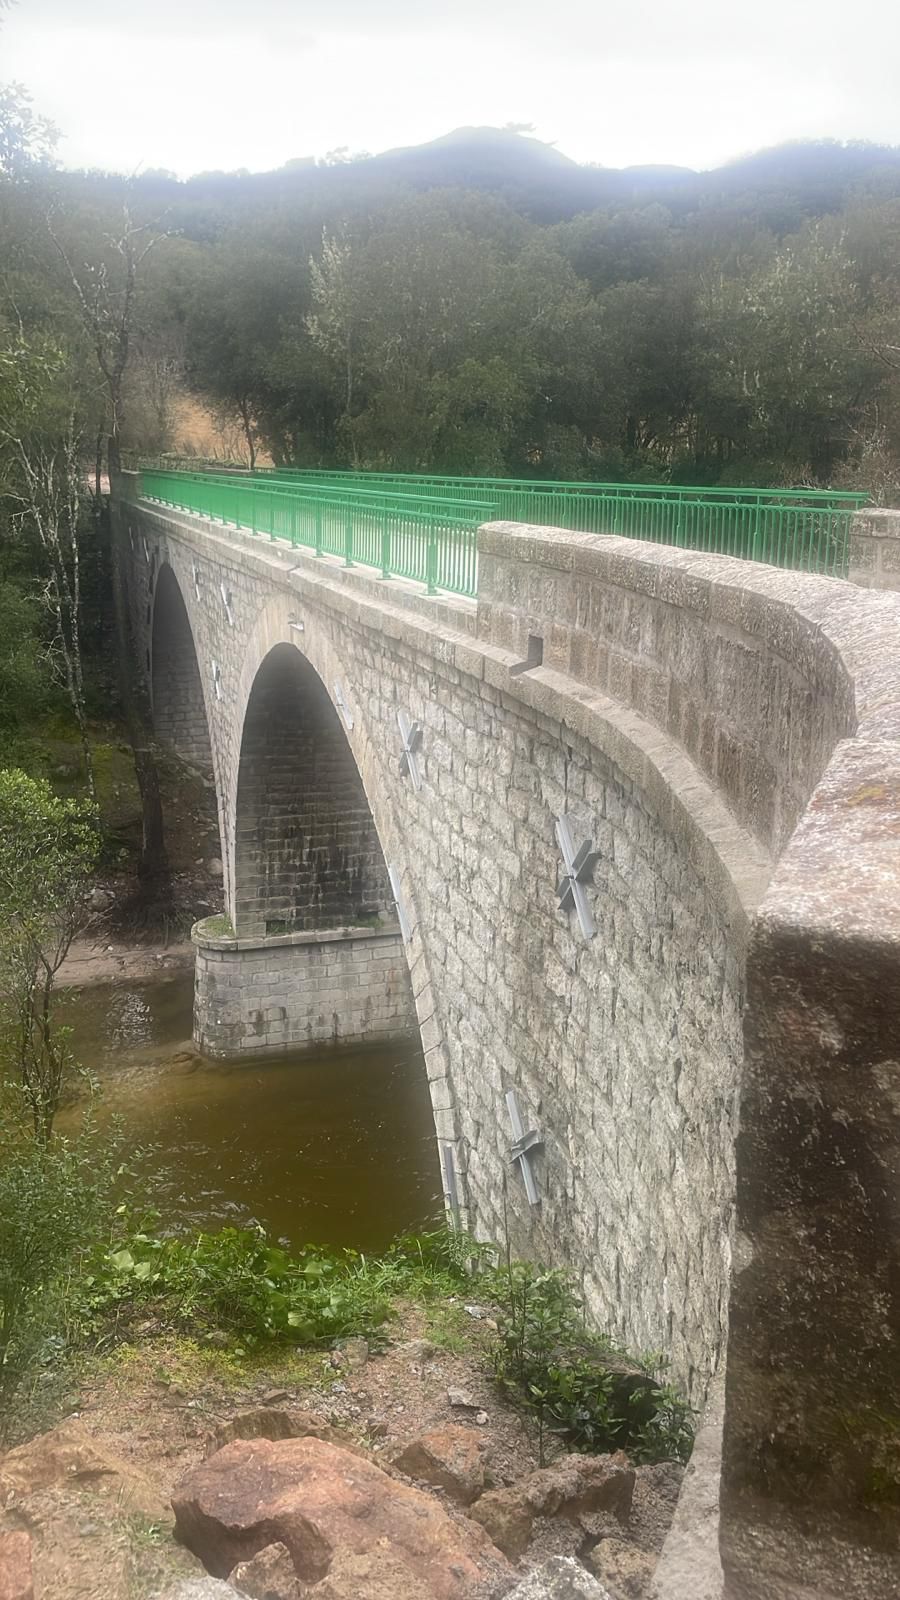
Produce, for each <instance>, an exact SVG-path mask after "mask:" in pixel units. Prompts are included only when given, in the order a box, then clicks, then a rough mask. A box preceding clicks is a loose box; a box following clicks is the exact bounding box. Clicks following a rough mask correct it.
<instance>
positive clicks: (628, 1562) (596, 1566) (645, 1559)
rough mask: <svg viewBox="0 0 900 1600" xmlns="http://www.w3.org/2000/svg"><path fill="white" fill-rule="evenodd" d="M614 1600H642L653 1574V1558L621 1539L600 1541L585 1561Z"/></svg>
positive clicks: (655, 1558)
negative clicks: (609, 1591)
mask: <svg viewBox="0 0 900 1600" xmlns="http://www.w3.org/2000/svg"><path fill="white" fill-rule="evenodd" d="M585 1560H586V1561H587V1565H588V1566H589V1567H590V1569H591V1571H592V1572H594V1573H596V1575H597V1577H598V1578H600V1579H602V1581H603V1583H605V1584H606V1586H607V1588H609V1589H610V1590H611V1591H612V1593H613V1594H614V1595H615V1596H616V1600H646V1596H648V1595H649V1593H650V1583H651V1580H652V1578H653V1574H654V1572H655V1571H656V1562H657V1556H656V1555H655V1554H654V1553H653V1552H651V1551H648V1550H639V1549H638V1547H637V1545H634V1544H626V1543H625V1541H624V1540H623V1539H601V1540H600V1542H599V1543H598V1544H595V1545H594V1548H593V1550H591V1551H590V1552H589V1553H588V1555H587V1556H586V1557H585Z"/></svg>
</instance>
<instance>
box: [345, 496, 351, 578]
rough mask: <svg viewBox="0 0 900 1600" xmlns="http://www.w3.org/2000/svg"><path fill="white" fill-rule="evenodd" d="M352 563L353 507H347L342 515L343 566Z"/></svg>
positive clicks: (348, 565) (349, 565)
mask: <svg viewBox="0 0 900 1600" xmlns="http://www.w3.org/2000/svg"><path fill="white" fill-rule="evenodd" d="M352 565H353V507H352V506H349V505H348V507H347V510H346V513H345V515H344V566H345V567H352Z"/></svg>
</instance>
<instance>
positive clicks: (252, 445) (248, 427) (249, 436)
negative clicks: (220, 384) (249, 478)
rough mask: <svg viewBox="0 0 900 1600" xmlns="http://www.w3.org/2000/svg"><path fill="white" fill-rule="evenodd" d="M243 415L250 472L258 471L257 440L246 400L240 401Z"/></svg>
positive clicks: (239, 406) (239, 407) (239, 404)
mask: <svg viewBox="0 0 900 1600" xmlns="http://www.w3.org/2000/svg"><path fill="white" fill-rule="evenodd" d="M238 409H239V411H240V413H241V422H242V424H243V428H244V438H245V439H246V440H247V450H248V452H249V455H250V471H251V472H255V471H256V440H255V439H254V437H253V419H252V417H251V416H250V407H249V405H248V404H247V401H246V400H239V401H238Z"/></svg>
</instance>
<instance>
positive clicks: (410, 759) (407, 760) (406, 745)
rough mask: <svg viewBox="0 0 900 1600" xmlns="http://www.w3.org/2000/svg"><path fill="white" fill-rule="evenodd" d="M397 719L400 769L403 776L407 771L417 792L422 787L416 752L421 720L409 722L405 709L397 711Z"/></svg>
mask: <svg viewBox="0 0 900 1600" xmlns="http://www.w3.org/2000/svg"><path fill="white" fill-rule="evenodd" d="M397 721H398V723H399V724H400V737H401V739H402V740H403V754H402V756H401V757H400V771H401V772H402V773H403V776H404V778H405V777H406V775H407V773H408V774H409V776H410V778H411V779H412V786H413V788H414V789H415V790H416V792H417V793H418V791H419V790H420V789H421V787H422V774H421V772H420V771H419V763H418V761H417V760H416V754H417V752H418V750H419V749H420V748H421V744H422V738H423V735H424V729H423V727H422V724H421V722H410V720H409V717H408V716H407V715H406V712H405V711H398V712H397Z"/></svg>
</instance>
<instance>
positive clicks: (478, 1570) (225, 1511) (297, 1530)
mask: <svg viewBox="0 0 900 1600" xmlns="http://www.w3.org/2000/svg"><path fill="white" fill-rule="evenodd" d="M172 1504H173V1506H174V1509H175V1518H176V1528H177V1532H178V1534H179V1537H180V1538H181V1539H182V1540H183V1542H184V1543H185V1544H186V1545H187V1546H188V1548H189V1549H191V1550H193V1551H194V1553H195V1554H196V1555H198V1556H200V1558H201V1560H202V1561H203V1563H204V1565H205V1566H206V1567H207V1568H208V1569H209V1570H210V1571H211V1572H213V1573H214V1574H216V1576H219V1577H225V1576H227V1575H228V1574H229V1573H230V1572H231V1571H232V1570H233V1568H234V1567H235V1566H236V1565H237V1564H238V1562H240V1561H246V1560H249V1559H250V1558H251V1556H253V1555H255V1554H256V1553H257V1552H258V1551H259V1550H261V1549H263V1548H265V1546H266V1545H269V1544H272V1543H275V1542H279V1543H282V1544H284V1545H286V1546H287V1548H288V1550H289V1551H290V1554H291V1558H292V1560H293V1563H294V1567H295V1569H296V1572H297V1576H298V1577H299V1578H301V1579H303V1580H304V1581H305V1582H307V1583H315V1582H317V1581H318V1580H320V1579H321V1578H324V1577H325V1576H326V1575H327V1574H328V1572H329V1569H330V1567H331V1564H332V1561H333V1560H334V1557H335V1555H336V1553H337V1552H338V1551H343V1552H345V1553H355V1554H359V1555H368V1554H370V1553H371V1552H372V1551H375V1550H386V1551H388V1552H389V1553H391V1554H393V1555H396V1557H397V1558H398V1559H399V1560H402V1561H403V1562H404V1563H405V1564H406V1565H407V1566H408V1567H409V1569H410V1571H411V1572H412V1573H413V1574H414V1576H415V1577H416V1578H417V1579H418V1581H419V1583H420V1585H421V1590H422V1593H423V1595H428V1596H430V1597H433V1600H462V1597H463V1596H464V1595H466V1594H467V1593H468V1592H469V1591H470V1590H471V1589H472V1588H473V1587H474V1586H475V1585H476V1584H478V1583H480V1582H484V1581H486V1580H487V1579H488V1578H490V1577H494V1576H499V1575H502V1574H503V1572H504V1571H505V1570H506V1569H505V1563H504V1561H503V1559H502V1557H501V1556H500V1555H498V1553H497V1551H496V1550H495V1549H494V1548H493V1546H492V1545H491V1544H490V1542H489V1540H488V1539H486V1538H485V1537H484V1535H483V1534H482V1533H481V1531H480V1530H478V1531H477V1532H476V1530H475V1529H474V1528H470V1527H469V1525H463V1524H458V1523H455V1522H453V1521H451V1519H450V1518H449V1517H448V1515H447V1513H446V1512H445V1511H444V1510H443V1508H442V1507H441V1506H440V1504H439V1503H438V1502H437V1501H436V1500H435V1499H434V1498H433V1497H431V1496H428V1495H425V1494H423V1493H421V1491H420V1490H418V1489H413V1488H410V1487H408V1486H407V1485H406V1484H404V1483H401V1482H399V1481H397V1480H395V1479H392V1478H389V1477H388V1475H387V1474H386V1473H384V1472H382V1471H381V1470H380V1468H378V1467H376V1466H373V1465H372V1464H371V1463H370V1462H368V1461H365V1460H363V1459H362V1458H361V1457H359V1456H356V1455H352V1454H351V1453H350V1452H349V1451H347V1450H342V1449H339V1448H338V1447H337V1446H336V1445H332V1444H328V1443H326V1442H325V1441H323V1440H321V1439H284V1440H278V1441H275V1442H270V1441H269V1440H257V1441H238V1442H236V1443H234V1444H230V1445H227V1446H226V1447H225V1449H224V1450H220V1451H219V1452H218V1454H217V1455H215V1456H212V1457H211V1458H210V1459H209V1460H208V1461H205V1462H203V1463H202V1464H201V1465H200V1466H198V1467H195V1468H194V1469H193V1470H192V1471H191V1472H189V1473H188V1474H187V1476H186V1477H185V1478H183V1479H182V1481H181V1483H180V1484H179V1485H178V1487H177V1489H176V1491H175V1494H174V1496H173V1500H172Z"/></svg>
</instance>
